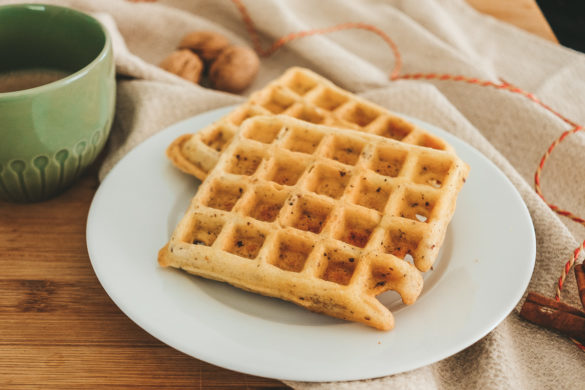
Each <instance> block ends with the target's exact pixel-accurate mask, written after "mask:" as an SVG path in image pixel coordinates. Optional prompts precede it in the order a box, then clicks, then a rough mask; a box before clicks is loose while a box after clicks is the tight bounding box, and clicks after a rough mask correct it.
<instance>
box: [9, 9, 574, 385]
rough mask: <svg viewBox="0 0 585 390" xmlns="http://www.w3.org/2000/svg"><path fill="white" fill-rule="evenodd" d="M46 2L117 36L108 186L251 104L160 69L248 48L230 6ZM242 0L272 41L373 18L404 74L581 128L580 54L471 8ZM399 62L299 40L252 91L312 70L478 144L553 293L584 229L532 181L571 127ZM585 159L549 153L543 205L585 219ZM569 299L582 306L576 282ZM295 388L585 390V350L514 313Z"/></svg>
mask: <svg viewBox="0 0 585 390" xmlns="http://www.w3.org/2000/svg"><path fill="white" fill-rule="evenodd" d="M8 2H14V1H8ZM44 2H49V3H57V4H63V5H69V6H71V7H74V8H78V9H81V10H84V11H88V12H92V13H94V14H96V15H98V17H99V18H100V19H101V20H102V21H103V22H104V23H105V24H106V25H107V27H108V29H109V30H110V32H111V34H112V37H113V39H114V48H115V57H116V65H117V72H118V76H119V79H118V80H119V81H118V92H117V110H116V118H115V122H114V128H113V130H112V134H111V138H110V142H109V146H108V147H109V150H108V153H107V157H106V160H105V162H104V163H103V166H102V168H101V171H100V178H103V177H105V175H107V173H108V171H109V170H110V169H111V168H112V167H113V166H114V164H115V163H116V162H117V161H118V160H119V159H120V158H121V157H122V156H124V155H125V154H126V153H127V152H128V151H129V150H130V149H132V148H133V147H135V146H136V145H137V144H138V143H140V142H141V141H143V140H144V139H146V138H147V137H149V136H151V135H153V134H155V133H156V132H158V131H160V130H163V129H164V128H165V127H167V126H169V125H171V124H173V123H175V122H178V121H180V120H182V119H185V118H188V117H191V116H193V115H196V114H199V113H202V112H205V111H208V110H211V109H215V108H218V107H222V106H226V105H231V104H234V103H238V102H241V101H243V100H244V97H242V96H235V95H229V94H226V93H221V92H217V91H213V90H210V89H205V88H202V87H199V86H196V85H193V84H190V83H188V82H186V81H183V80H182V79H179V78H177V77H175V76H173V75H171V74H169V73H166V72H164V71H163V70H161V69H159V68H157V66H156V64H158V63H159V62H160V61H161V60H162V59H163V58H165V57H166V56H167V55H168V54H169V53H170V52H171V51H172V50H173V48H174V47H175V46H176V45H177V43H178V41H179V40H180V38H181V37H182V36H183V35H184V34H185V33H187V32H190V31H193V30H214V31H219V32H221V33H223V34H225V35H226V36H227V37H228V38H229V39H230V40H231V41H232V42H234V43H237V44H242V45H250V41H249V37H248V34H247V32H246V28H245V25H244V24H243V23H242V20H241V16H240V14H239V13H238V11H237V9H236V8H235V7H234V5H233V4H232V2H230V1H228V0H221V1H205V0H189V1H180V0H166V1H163V0H161V1H158V2H146V3H134V2H126V1H122V0H102V1H89V0H60V1H47V0H45V1H44ZM3 3H7V2H6V1H5V2H3ZM244 3H245V4H246V6H247V7H248V10H249V12H250V15H251V16H252V18H253V20H254V21H255V23H256V25H257V26H258V28H259V30H260V32H261V37H262V39H263V43H264V44H265V45H268V44H270V43H272V42H273V41H274V40H275V39H277V38H279V37H281V36H283V35H285V34H288V33H290V32H294V31H300V30H306V29H310V28H317V27H327V26H331V25H334V24H338V23H342V22H352V21H353V22H364V23H369V24H372V25H374V26H376V27H378V28H380V29H381V30H383V31H384V32H385V33H387V34H388V35H389V36H390V37H391V38H392V40H394V41H395V43H396V45H397V46H398V48H399V50H400V53H401V59H402V68H401V72H402V73H409V74H412V73H419V72H421V73H449V74H460V75H465V76H468V77H476V78H479V79H482V80H491V81H494V82H499V81H500V79H503V80H505V81H507V82H509V83H511V84H514V85H516V86H518V87H520V88H522V89H523V90H525V91H528V92H531V93H533V94H535V95H536V96H537V97H538V98H539V99H540V100H541V101H542V102H544V103H546V104H548V105H550V106H551V107H552V108H554V109H555V110H557V111H559V112H561V113H562V114H563V115H565V116H566V117H568V118H570V119H571V120H573V121H575V122H577V123H581V124H585V56H584V55H582V54H579V53H576V52H574V51H571V50H569V49H566V48H563V47H560V46H558V45H555V44H552V43H549V42H547V41H544V40H542V39H540V38H538V37H535V36H533V35H530V34H528V33H526V32H523V31H520V30H518V29H516V28H514V27H512V26H509V25H506V24H503V23H501V22H498V21H496V20H494V19H492V18H489V17H486V16H484V15H480V14H478V13H477V12H475V11H474V10H472V9H471V8H470V7H469V6H467V5H466V3H464V1H463V0H441V1H439V0H426V1H422V0H403V1H400V0H393V1H392V0H388V1H374V0H368V1H359V2H358V1H351V0H324V1H323V0H322V1H311V0H302V1H295V0H290V1H278V2H277V1H270V0H260V1H256V0H255V1H252V0H244ZM394 61H395V58H394V57H393V56H392V52H391V51H390V50H389V49H388V46H387V45H386V44H385V43H384V41H383V40H382V39H380V38H379V37H378V36H376V35H374V34H372V33H370V32H367V31H357V30H349V31H342V32H336V33H333V34H329V35H320V36H315V37H310V38H304V39H300V40H295V41H294V42H291V43H289V44H288V45H286V47H284V48H283V49H281V50H279V51H277V52H276V53H274V54H273V55H272V56H270V57H268V58H263V59H262V62H261V68H260V73H259V75H258V78H257V79H256V81H255V82H254V84H253V85H252V87H251V88H250V89H249V90H248V91H247V92H246V93H245V94H247V93H250V92H251V91H252V90H255V89H258V88H260V87H262V86H264V85H265V84H266V83H267V81H269V80H271V79H274V78H276V77H277V76H279V75H280V74H281V73H282V72H283V71H284V70H285V69H287V68H288V67H290V66H294V65H296V66H304V67H307V68H310V69H313V70H314V71H316V72H318V73H320V74H322V75H324V76H326V77H328V78H329V79H331V80H332V81H333V82H334V83H336V84H338V85H339V86H341V87H343V88H345V89H348V90H350V91H352V92H355V93H357V94H359V95H360V96H362V97H364V98H367V99H369V100H371V101H373V102H375V103H377V104H380V105H382V106H385V107H387V108H388V109H390V110H392V111H396V112H401V113H404V114H407V115H410V116H413V117H417V118H420V119H422V120H424V121H426V122H429V123H432V124H435V125H437V126H439V127H441V128H444V129H447V130H448V131H450V132H452V133H453V134H455V135H456V136H458V137H460V138H461V139H463V140H464V141H466V142H468V143H469V144H471V145H473V146H474V147H475V148H477V149H478V150H479V151H481V152H482V153H483V154H484V155H486V156H487V157H488V158H489V159H491V160H492V161H493V162H494V163H495V164H496V165H497V166H498V167H499V168H500V169H501V170H502V171H503V172H504V173H505V174H506V175H507V176H508V178H509V179H510V180H511V181H512V183H513V184H514V185H515V186H516V188H517V189H518V191H519V192H520V194H521V195H522V197H523V199H524V201H525V202H526V204H527V206H528V209H529V210H530V213H531V216H532V219H533V222H534V227H535V230H536V237H537V257H536V267H535V270H534V275H533V277H532V280H531V283H530V286H529V291H536V292H539V293H541V294H543V295H546V296H550V297H552V296H553V295H554V286H555V283H556V281H557V279H558V277H559V274H560V272H561V270H562V267H563V265H564V263H565V262H566V261H567V260H569V258H570V257H571V253H572V250H573V249H575V248H576V247H577V246H578V242H580V241H582V240H583V238H585V229H584V228H583V227H582V226H580V225H577V224H576V223H573V222H570V221H568V220H567V219H564V218H562V217H559V216H558V215H557V214H555V213H554V212H552V211H551V210H550V209H549V208H548V207H547V206H546V204H545V203H544V202H543V201H542V200H541V199H540V198H539V197H538V196H537V194H536V193H535V191H534V184H533V182H534V179H533V178H534V173H535V170H536V168H537V166H538V164H539V161H540V158H541V156H542V155H543V153H544V152H545V151H546V149H547V148H548V146H549V145H550V144H551V142H553V141H554V139H556V138H557V137H558V136H559V135H560V134H561V133H562V132H563V131H564V130H567V129H569V128H570V126H568V125H567V124H566V123H564V122H563V121H561V120H560V119H559V118H558V117H556V116H555V115H553V114H551V113H550V112H549V111H547V110H545V109H543V108H542V107H541V106H540V105H538V104H535V103H534V102H533V101H531V100H530V99H527V98H526V97H524V96H521V95H520V94H515V93H511V92H509V91H505V90H501V89H496V88H489V87H480V86H477V85H474V84H469V83H465V82H456V81H448V80H445V81H440V80H397V81H390V80H389V78H388V74H389V72H390V70H391V69H392V68H393V66H394V64H395V62H394ZM245 94H244V95H245ZM584 156H585V133H583V132H580V133H577V134H575V135H571V136H570V137H569V138H567V139H566V140H565V141H564V142H563V143H562V144H561V145H559V146H558V147H557V148H556V149H555V150H554V152H553V154H552V155H551V157H550V159H549V162H548V163H547V166H546V168H545V170H544V172H543V175H542V185H543V191H544V194H545V196H546V197H547V198H548V199H550V200H552V201H554V203H556V204H558V205H560V206H561V207H563V208H565V209H568V210H571V211H573V212H574V213H576V214H578V215H580V216H585V157H584ZM477 207H481V205H477ZM487 239H489V238H487ZM493 245H498V243H497V242H494V243H493ZM502 271H503V272H505V270H502ZM495 288H497V286H494V289H495ZM563 300H564V301H565V302H567V303H569V304H572V305H575V306H580V304H579V302H578V297H577V293H576V286H575V281H574V278H573V276H572V274H571V275H570V276H569V279H568V282H567V284H566V286H565V289H564V294H563ZM521 303H522V302H520V303H519V305H518V307H517V308H519V307H520V306H521ZM288 384H289V385H290V386H292V387H294V388H302V389H313V388H336V389H339V388H341V389H344V388H348V389H349V388H351V389H362V388H364V389H365V388H367V389H377V388H380V389H382V388H384V389H387V388H396V389H406V388H416V389H420V388H424V389H435V388H436V389H450V388H462V389H488V388H489V389H492V388H502V389H535V388H539V389H541V388H543V389H546V388H555V389H568V388H578V387H579V385H581V386H585V354H584V353H583V352H581V351H580V350H579V349H578V348H577V347H576V346H575V345H574V344H573V343H572V342H571V341H569V340H568V339H566V338H564V337H562V336H560V335H558V334H555V333H554V332H551V331H548V330H544V329H542V328H539V327H537V326H534V325H532V324H530V323H527V322H525V321H524V320H522V319H521V318H520V317H519V316H518V313H517V311H514V312H513V313H512V314H510V315H509V316H508V318H506V319H505V320H504V321H503V322H502V323H501V324H500V325H499V326H498V327H497V328H496V329H495V330H494V331H492V332H491V333H490V334H489V335H487V336H486V337H484V338H483V339H482V340H480V341H478V342H477V343H475V344H474V345H472V346H471V347H469V348H467V349H465V350H464V351H461V352H459V353H457V354H456V355H454V356H451V357H449V358H447V359H445V360H443V361H440V362H437V363H434V364H432V365H430V366H427V367H424V368H420V369H417V370H414V371H411V372H405V373H402V374H398V375H393V376H389V377H385V378H378V379H373V380H368V381H359V382H345V383H333V384H331V383H329V384H327V383H288Z"/></svg>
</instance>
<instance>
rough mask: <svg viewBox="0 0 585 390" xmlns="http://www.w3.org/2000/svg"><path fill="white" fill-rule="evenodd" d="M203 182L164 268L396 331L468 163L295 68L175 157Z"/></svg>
mask: <svg viewBox="0 0 585 390" xmlns="http://www.w3.org/2000/svg"><path fill="white" fill-rule="evenodd" d="M167 152H168V155H169V157H170V159H171V160H172V161H173V162H174V163H175V165H176V166H177V167H179V168H180V169H182V170H183V171H185V172H188V173H191V174H193V175H195V176H197V177H198V178H200V179H202V180H203V183H202V184H201V186H200V188H199V190H198V192H197V194H196V195H195V196H194V198H193V199H192V201H191V204H190V207H189V209H188V211H187V213H186V214H185V216H184V217H183V219H182V220H181V221H180V223H179V225H178V226H177V228H176V229H175V231H174V233H173V235H172V237H171V239H170V241H169V243H168V244H167V245H166V246H165V247H164V248H163V249H161V251H160V252H159V264H161V265H162V266H172V267H176V268H181V269H183V270H185V271H187V272H189V273H192V274H195V275H199V276H203V277H206V278H210V279H216V280H220V281H224V282H227V283H230V284H232V285H234V286H236V287H239V288H242V289H245V290H249V291H253V292H256V293H260V294H264V295H268V296H273V297H278V298H281V299H284V300H287V301H291V302H294V303H296V304H298V305H301V306H304V307H306V308H308V309H309V310H312V311H316V312H322V313H325V314H328V315H331V316H334V317H338V318H343V319H347V320H351V321H356V322H362V323H364V324H367V325H370V326H373V327H375V328H377V329H382V330H388V329H391V328H392V327H393V326H394V319H393V316H392V314H391V312H390V311H389V310H388V309H387V308H386V307H385V306H384V305H382V304H381V303H380V302H379V301H378V300H377V299H376V296H377V295H378V294H380V293H382V292H384V291H387V290H394V291H396V292H398V293H399V294H400V296H401V298H402V300H403V302H404V303H406V304H412V303H414V302H415V301H416V299H417V297H418V296H419V294H420V292H421V290H422V287H423V279H422V276H421V271H422V272H424V271H427V270H429V269H430V268H431V266H432V264H433V262H434V260H435V259H436V257H437V255H438V252H439V249H440V247H441V244H442V242H443V239H444V236H445V232H446V230H447V226H448V224H449V221H450V220H451V217H452V215H453V212H454V210H455V202H456V198H457V195H458V192H459V190H460V189H461V187H462V185H463V183H464V181H465V178H466V176H467V173H468V166H467V165H466V164H465V163H464V162H463V161H461V160H460V159H459V158H458V157H457V156H456V155H455V153H454V152H453V149H452V148H451V147H450V146H449V145H448V144H447V143H445V141H443V140H442V139H440V138H438V137H436V136H434V135H431V134H429V133H427V132H425V131H423V130H422V129H420V128H418V127H416V126H414V125H412V124H410V123H408V122H407V121H405V120H403V119H401V118H399V117H397V116H395V115H393V114H390V113H389V112H387V111H385V110H384V109H383V108H381V107H378V106H376V105H374V104H372V103H369V102H367V101H364V100H362V99H359V98H357V97H356V96H354V95H352V94H350V93H349V92H346V91H344V90H342V89H340V88H338V87H336V86H335V85H333V84H332V83H331V82H329V81H327V80H326V79H323V78H322V77H320V76H317V75H315V74H314V73H312V72H310V71H307V70H304V69H299V68H293V69H291V70H289V71H288V72H286V73H285V74H284V75H283V76H282V77H281V78H280V79H278V80H276V81H274V82H273V83H271V84H269V85H268V86H267V87H266V88H265V89H263V90H261V91H259V92H257V93H255V94H254V95H252V97H251V98H250V100H249V101H248V102H247V103H245V104H244V105H243V106H241V107H239V108H238V109H236V110H235V111H234V112H232V113H230V114H228V115H227V116H226V117H224V118H222V119H221V120H219V121H218V122H216V123H214V124H212V125H211V126H209V127H207V128H205V129H203V130H201V131H200V132H198V133H195V134H189V135H185V136H182V137H179V138H178V139H177V140H176V141H175V142H174V143H173V144H172V145H171V146H170V147H169V148H168V150H167Z"/></svg>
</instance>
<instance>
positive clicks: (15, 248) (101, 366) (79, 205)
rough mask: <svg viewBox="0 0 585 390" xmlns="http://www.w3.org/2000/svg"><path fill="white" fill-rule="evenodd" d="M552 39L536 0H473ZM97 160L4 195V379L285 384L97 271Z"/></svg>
mask: <svg viewBox="0 0 585 390" xmlns="http://www.w3.org/2000/svg"><path fill="white" fill-rule="evenodd" d="M468 1H469V2H470V3H471V4H472V5H473V6H474V7H476V8H477V9H479V10H480V11H482V12H486V13H488V14H491V15H493V16H495V17H497V18H500V19H502V20H505V21H508V22H512V23H515V24H517V25H518V26H519V27H521V28H525V29H527V30H528V31H531V32H533V33H536V34H538V35H541V36H544V37H545V38H547V39H551V40H554V35H552V32H551V30H550V27H549V26H548V24H547V23H546V21H545V20H544V18H543V17H542V14H540V11H539V10H538V7H537V6H536V4H535V3H534V1H533V0H515V1H507V0H497V1H490V0H468ZM97 186H98V181H97V177H96V173H95V169H94V170H90V171H89V172H88V173H86V174H85V175H84V176H83V177H82V179H81V180H79V181H78V182H77V183H76V184H75V185H74V186H73V187H72V188H71V189H69V190H68V191H66V192H65V193H63V194H61V195H60V196H58V197H56V198H54V199H51V200H48V201H46V202H42V203H37V204H28V205H15V204H8V203H4V202H0V270H1V273H0V335H1V337H0V388H2V389H37V388H42V389H53V388H68V389H69V388H75V389H77V388H90V389H100V388H104V389H105V388H107V389H119V388H124V389H126V388H141V389H142V388H153V389H154V388H156V389H162V388H190V389H192V388H195V389H197V388H204V389H226V388H234V389H236V388H237V389H241V388H246V389H248V388H275V389H277V388H286V386H284V385H283V384H282V383H281V382H279V381H276V380H272V379H265V378H259V377H253V376H250V375H245V374H240V373H236V372H233V371H229V370H225V369H223V368H219V367H216V366H213V365H211V364H208V363H205V362H202V361H200V360H197V359H194V358H191V357H189V356H186V355H184V354H182V353H181V352H178V351H176V350H174V349H172V348H170V347H168V346H166V345H164V344H162V343H161V342H159V341H158V340H156V339H154V338H153V337H152V336H150V335H149V334H148V333H146V332H145V331H143V330H142V329H141V328H139V327H138V326H137V325H135V324H134V323H133V322H132V321H130V320H129V319H128V318H127V317H126V316H125V315H124V314H123V313H122V312H121V311H120V310H119V309H118V308H117V307H116V306H115V305H114V303H113V302H112V301H111V300H110V298H109V297H108V296H107V294H106V293H105V291H104V290H103V288H102V287H101V285H100V284H99V282H98V280H97V279H96V277H95V274H94V273H93V270H92V268H91V264H90V261H89V257H88V254H87V248H86V244H85V223H86V219H87V213H88V209H89V205H90V203H91V200H92V197H93V195H94V193H95V191H96V189H97Z"/></svg>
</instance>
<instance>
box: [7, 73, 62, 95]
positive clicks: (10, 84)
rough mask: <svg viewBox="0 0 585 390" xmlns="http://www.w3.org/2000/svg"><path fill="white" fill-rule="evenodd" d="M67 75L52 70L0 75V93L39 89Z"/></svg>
mask: <svg viewBox="0 0 585 390" xmlns="http://www.w3.org/2000/svg"><path fill="white" fill-rule="evenodd" d="M69 74H70V73H67V72H63V71H60V70H52V69H25V70H17V71H12V72H7V73H0V93H3V92H14V91H22V90H25V89H30V88H35V87H40V86H41V85H45V84H49V83H52V82H54V81H57V80H60V79H62V78H64V77H67V76H69Z"/></svg>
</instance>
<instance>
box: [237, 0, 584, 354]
mask: <svg viewBox="0 0 585 390" xmlns="http://www.w3.org/2000/svg"><path fill="white" fill-rule="evenodd" d="M231 1H232V2H233V3H234V5H235V6H236V7H237V9H238V11H239V12H240V14H241V16H242V20H243V21H244V24H245V25H246V29H247V31H248V34H249V35H250V39H251V41H252V44H253V46H254V50H255V51H256V52H257V53H258V55H260V56H263V57H267V56H270V55H271V54H273V53H274V52H275V51H277V50H278V49H280V48H281V47H282V46H284V45H285V44H287V43H289V42H291V41H293V40H295V39H299V38H304V37H309V36H312V35H320V34H328V33H332V32H336V31H341V30H349V29H360V30H366V31H370V32H373V33H375V34H376V35H378V36H379V37H380V38H382V39H383V40H384V42H385V43H386V44H387V45H388V46H389V47H390V49H391V51H392V54H393V56H394V66H393V68H392V70H391V71H390V74H389V79H390V80H392V81H394V80H399V79H403V80H420V79H423V80H440V81H459V82H465V83H468V84H474V85H478V86H481V87H492V88H496V89H501V90H505V91H508V92H511V93H516V94H519V95H521V96H524V97H525V98H527V99H529V100H531V101H533V102H534V103H536V104H538V105H540V106H541V107H543V108H544V109H545V110H547V111H549V112H551V113H552V114H554V115H555V116H556V117H558V118H559V119H561V120H562V121H563V122H565V123H566V124H568V125H570V126H571V127H572V129H570V130H567V131H565V132H563V133H562V134H561V135H560V136H559V137H558V138H557V139H556V140H555V141H554V142H553V143H552V144H551V145H550V146H549V148H548V149H547V151H546V152H545V154H544V155H543V156H542V159H541V161H540V164H539V165H538V168H537V169H536V173H535V175H534V185H535V190H536V193H537V194H538V196H539V197H540V198H541V199H542V200H543V201H544V202H545V203H546V205H547V206H548V207H549V208H550V209H551V210H553V211H554V212H555V213H557V214H559V215H562V216H564V217H567V218H570V219H571V220H573V221H575V222H577V223H579V224H581V225H583V226H585V219H583V218H580V217H577V216H576V215H574V214H573V213H571V212H569V211H566V210H563V209H561V208H559V207H558V206H556V205H554V204H552V203H549V202H548V201H547V200H546V198H545V197H544V195H543V194H542V190H541V187H540V175H541V172H542V169H543V168H544V165H545V162H546V161H547V159H548V157H549V156H550V154H551V153H552V151H553V150H554V148H555V147H557V146H558V145H559V144H560V143H561V142H562V141H563V140H565V139H566V138H567V136H569V135H571V134H574V133H576V132H578V131H581V130H583V127H582V126H580V125H578V124H576V123H575V122H573V121H572V120H570V119H568V118H567V117H565V116H564V115H562V114H560V113H559V112H557V111H555V110H554V109H552V108H551V107H550V106H548V105H546V104H544V103H543V102H542V101H540V100H539V99H538V98H537V97H536V96H535V95H534V94H532V93H530V92H526V91H524V90H522V89H521V88H518V87H516V86H514V85H512V84H510V83H508V82H506V81H504V80H500V82H499V83H496V82H493V81H489V80H481V79H478V78H475V77H467V76H463V75H453V74H448V73H443V74H440V73H413V74H403V75H400V70H401V67H402V58H401V55H400V51H399V50H398V46H396V44H395V43H394V41H393V40H392V39H391V38H390V37H389V36H388V35H387V34H386V33H385V32H384V31H382V30H380V29H379V28H377V27H375V26H372V25H370V24H366V23H356V22H349V23H341V24H337V25H334V26H331V27H326V28H319V29H310V30H304V31H299V32H295V33H290V34H287V35H285V36H283V37H281V38H279V39H277V40H276V41H275V42H274V43H273V44H272V45H271V46H270V47H269V48H268V49H263V48H262V45H261V41H260V35H259V33H258V30H257V29H256V27H255V25H254V21H253V20H252V18H251V17H250V14H249V13H248V10H247V8H246V6H245V5H244V4H243V3H242V1H241V0H231ZM584 246H585V241H583V242H582V243H581V245H580V246H579V247H578V248H576V249H575V250H574V251H573V256H572V257H571V259H570V260H569V261H567V262H566V263H565V266H564V267H563V271H562V274H561V276H560V277H559V280H558V283H557V286H556V295H555V299H556V300H557V301H560V296H561V290H562V288H563V285H564V282H565V279H566V277H567V275H568V273H569V271H570V270H571V268H572V267H573V265H574V264H575V262H576V261H577V259H578V258H579V255H580V253H581V252H582V251H583V248H584ZM571 340H572V341H573V342H574V343H575V344H576V345H577V346H578V347H579V348H580V349H581V350H582V351H584V352H585V346H583V345H582V344H581V343H579V342H578V341H576V340H573V339H571Z"/></svg>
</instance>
